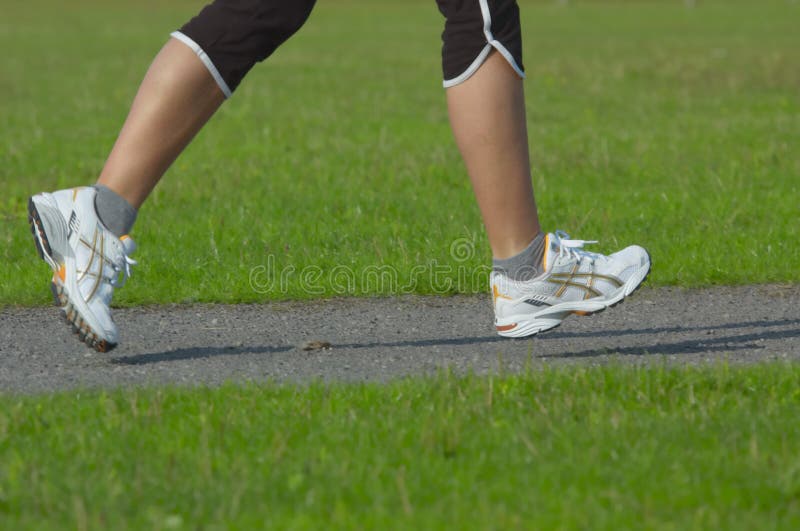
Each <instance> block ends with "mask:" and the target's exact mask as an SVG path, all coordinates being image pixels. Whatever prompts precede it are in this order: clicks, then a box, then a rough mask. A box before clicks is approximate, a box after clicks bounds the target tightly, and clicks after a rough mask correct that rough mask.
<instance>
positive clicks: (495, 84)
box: [447, 52, 540, 258]
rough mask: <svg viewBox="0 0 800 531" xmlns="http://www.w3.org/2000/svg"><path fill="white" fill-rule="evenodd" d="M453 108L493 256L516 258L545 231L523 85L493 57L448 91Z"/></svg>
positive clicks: (458, 139) (452, 119)
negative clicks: (535, 194)
mask: <svg viewBox="0 0 800 531" xmlns="http://www.w3.org/2000/svg"><path fill="white" fill-rule="evenodd" d="M447 106H448V110H449V112H450V125H451V126H452V128H453V135H454V136H455V139H456V143H457V144H458V147H459V150H460V151H461V155H462V156H463V157H464V162H465V164H466V166H467V172H468V173H469V176H470V180H471V181H472V187H473V189H474V191H475V197H476V198H477V200H478V207H479V208H480V210H481V215H482V216H483V223H484V225H485V226H486V233H487V235H488V237H489V245H490V246H491V248H492V254H493V255H494V257H495V258H508V257H510V256H513V255H515V254H517V253H519V252H520V251H522V250H523V249H524V248H525V247H527V246H528V244H530V243H531V241H532V240H533V238H534V237H536V235H537V234H538V233H539V230H540V229H539V217H538V214H537V211H536V202H535V201H534V197H533V185H532V184H531V172H530V160H529V158H528V157H529V155H528V131H527V126H526V122H525V94H524V92H523V88H522V80H521V79H520V78H519V77H518V76H517V74H516V73H515V72H514V70H513V69H512V68H511V66H510V65H509V64H508V63H507V62H506V60H505V59H504V58H503V57H502V56H501V55H500V54H498V53H494V52H493V53H492V54H491V55H490V56H489V57H488V59H487V60H486V62H485V63H484V64H483V65H482V66H481V67H480V68H479V69H478V71H477V72H476V73H475V74H473V75H472V77H470V78H469V79H468V80H467V81H465V82H464V83H461V84H460V85H456V86H454V87H451V88H449V89H447Z"/></svg>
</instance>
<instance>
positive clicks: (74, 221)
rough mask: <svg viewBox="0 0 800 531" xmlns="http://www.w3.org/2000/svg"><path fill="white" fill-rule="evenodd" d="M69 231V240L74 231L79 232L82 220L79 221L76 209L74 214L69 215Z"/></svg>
mask: <svg viewBox="0 0 800 531" xmlns="http://www.w3.org/2000/svg"><path fill="white" fill-rule="evenodd" d="M67 225H68V226H69V232H68V233H67V240H69V239H71V238H72V233H73V232H78V227H79V226H80V222H79V221H78V216H76V215H75V211H74V210H73V211H72V214H70V216H69V223H67Z"/></svg>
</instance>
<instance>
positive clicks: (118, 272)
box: [108, 254, 139, 288]
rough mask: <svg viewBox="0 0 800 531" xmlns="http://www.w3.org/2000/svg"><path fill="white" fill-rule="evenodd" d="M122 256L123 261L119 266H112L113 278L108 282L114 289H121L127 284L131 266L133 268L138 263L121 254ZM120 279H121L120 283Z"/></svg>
mask: <svg viewBox="0 0 800 531" xmlns="http://www.w3.org/2000/svg"><path fill="white" fill-rule="evenodd" d="M122 256H123V257H124V258H125V261H124V262H122V263H121V264H119V265H118V264H114V265H113V266H112V267H113V268H114V277H113V278H111V279H109V281H108V282H109V284H111V285H112V286H114V287H115V288H121V287H122V286H124V285H125V284H126V283H127V282H128V278H129V277H130V276H131V266H135V265H137V264H138V263H139V262H137V261H136V260H134V259H133V258H131V257H130V256H128V255H127V254H123V255H122ZM120 278H121V279H122V280H121V281H120Z"/></svg>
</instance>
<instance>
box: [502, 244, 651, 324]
mask: <svg viewBox="0 0 800 531" xmlns="http://www.w3.org/2000/svg"><path fill="white" fill-rule="evenodd" d="M587 243H597V242H596V241H585V240H570V239H569V235H568V234H566V233H564V232H562V231H556V233H555V234H548V235H547V236H546V241H545V251H544V259H543V266H544V273H542V274H541V275H539V276H538V277H536V278H532V279H530V280H526V281H515V280H512V279H510V278H509V277H507V276H506V275H503V274H501V273H497V272H492V274H491V277H490V281H491V285H492V299H493V300H494V314H495V327H496V328H497V332H498V333H499V334H500V335H501V336H505V337H525V336H531V335H534V334H538V333H539V332H543V331H545V330H549V329H551V328H555V327H556V326H558V325H560V324H561V321H563V320H564V319H565V318H566V317H568V316H570V315H572V314H573V313H574V314H578V315H590V314H593V313H596V312H601V311H603V310H605V309H606V308H608V307H609V306H614V305H616V304H618V303H620V302H622V300H623V299H624V298H625V297H627V296H628V295H630V294H631V293H633V292H634V291H635V290H636V288H638V287H639V286H640V285H641V284H642V282H644V280H645V278H647V275H648V273H649V272H650V256H649V255H648V254H647V251H645V250H644V249H643V248H641V247H639V246H638V245H632V246H630V247H626V248H625V249H623V250H621V251H619V252H616V253H614V254H612V255H609V256H605V255H602V254H596V253H590V252H588V251H584V250H583V246H584V244H587Z"/></svg>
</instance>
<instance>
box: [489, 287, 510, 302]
mask: <svg viewBox="0 0 800 531" xmlns="http://www.w3.org/2000/svg"><path fill="white" fill-rule="evenodd" d="M497 299H505V300H507V301H510V300H514V299H512V298H511V297H508V296H506V295H503V294H502V293H500V290H499V289H497V284H493V285H492V302H494V303H495V304H497Z"/></svg>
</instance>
